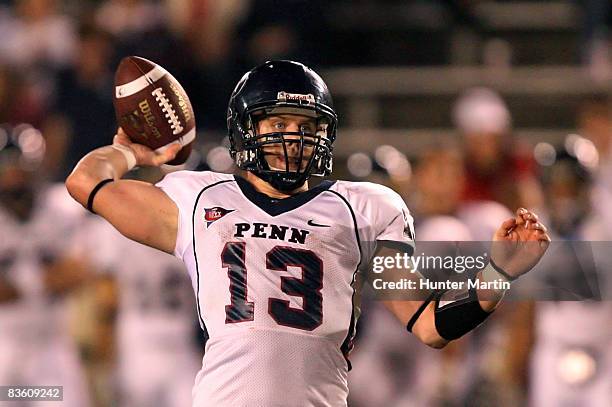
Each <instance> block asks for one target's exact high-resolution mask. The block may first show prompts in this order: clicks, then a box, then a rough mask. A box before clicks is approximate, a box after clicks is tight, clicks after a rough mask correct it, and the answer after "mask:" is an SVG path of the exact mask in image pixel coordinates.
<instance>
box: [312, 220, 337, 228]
mask: <svg viewBox="0 0 612 407" xmlns="http://www.w3.org/2000/svg"><path fill="white" fill-rule="evenodd" d="M307 223H308V225H310V226H317V227H320V228H329V227H331V226H330V225H321V224H319V223H315V222H314V221H313V220H312V219H310V220H309V221H308V222H307Z"/></svg>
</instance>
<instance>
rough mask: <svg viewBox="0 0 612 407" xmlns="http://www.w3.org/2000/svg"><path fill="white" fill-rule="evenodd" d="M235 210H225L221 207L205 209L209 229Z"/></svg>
mask: <svg viewBox="0 0 612 407" xmlns="http://www.w3.org/2000/svg"><path fill="white" fill-rule="evenodd" d="M234 210H235V209H225V208H221V207H219V206H215V207H214V208H204V221H205V222H206V227H207V228H208V227H209V226H210V225H211V224H212V223H213V222H215V221H218V220H219V219H221V218H222V217H224V216H225V215H227V214H228V213H231V212H234Z"/></svg>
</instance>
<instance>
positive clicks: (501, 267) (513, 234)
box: [377, 208, 550, 348]
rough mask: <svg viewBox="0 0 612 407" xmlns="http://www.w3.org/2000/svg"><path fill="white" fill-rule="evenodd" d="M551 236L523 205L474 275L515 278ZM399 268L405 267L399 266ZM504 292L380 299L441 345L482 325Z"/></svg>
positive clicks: (480, 290)
mask: <svg viewBox="0 0 612 407" xmlns="http://www.w3.org/2000/svg"><path fill="white" fill-rule="evenodd" d="M549 242H550V237H549V236H548V234H547V233H546V227H545V226H544V225H542V224H541V223H540V222H539V221H538V217H537V215H535V214H534V213H533V212H530V211H527V210H526V209H523V208H521V209H519V210H518V211H517V212H516V217H514V218H511V219H508V220H506V221H505V222H503V223H502V225H501V226H500V228H499V229H498V230H497V231H496V233H495V236H494V237H493V247H492V248H491V261H490V263H489V264H488V265H487V266H486V267H485V268H484V269H483V270H482V271H480V272H479V273H478V274H477V275H476V277H475V279H477V280H479V281H481V282H494V281H500V280H501V281H503V282H510V281H513V280H516V279H517V278H518V277H520V276H521V275H523V274H525V273H527V272H528V271H529V270H531V269H532V268H533V266H535V265H536V263H537V262H538V261H539V260H540V258H541V257H542V256H543V255H544V252H545V251H546V249H547V248H548V245H549ZM394 255H395V253H393V252H390V249H389V248H382V249H381V250H379V251H378V252H377V256H394ZM402 272H405V271H403V270H400V271H399V273H402ZM401 277H406V276H401ZM407 277H408V279H410V278H412V279H419V278H422V277H420V275H419V274H418V273H413V274H410V273H408V274H407ZM504 292H505V290H503V289H500V290H493V289H483V288H480V287H478V288H475V289H474V290H473V291H472V292H471V295H470V296H469V297H468V298H465V299H462V300H459V301H449V303H448V304H445V305H441V302H440V298H441V295H442V294H443V293H442V292H434V291H431V292H430V293H429V295H424V296H425V297H427V298H426V299H425V300H424V301H423V300H421V301H384V304H385V306H386V307H387V309H389V310H390V311H391V312H392V313H393V314H394V315H395V316H396V317H397V318H398V319H399V320H400V321H401V322H402V323H403V324H404V325H405V326H406V327H407V329H408V330H409V331H411V332H412V333H414V334H415V336H417V337H418V338H419V339H420V340H421V341H422V342H423V343H425V344H427V345H429V346H432V347H434V348H441V347H444V346H445V345H446V344H447V343H448V342H449V341H451V340H454V339H458V338H460V337H461V336H463V335H464V334H466V333H468V332H469V331H471V330H472V329H474V328H476V327H477V326H478V325H480V324H481V323H482V322H483V321H484V320H485V319H486V318H487V317H488V316H489V315H490V314H491V313H492V312H493V311H494V310H495V308H496V307H497V305H498V304H499V302H500V301H501V299H502V298H503V295H504ZM426 294H427V293H426Z"/></svg>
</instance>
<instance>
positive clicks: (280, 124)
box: [257, 114, 318, 172]
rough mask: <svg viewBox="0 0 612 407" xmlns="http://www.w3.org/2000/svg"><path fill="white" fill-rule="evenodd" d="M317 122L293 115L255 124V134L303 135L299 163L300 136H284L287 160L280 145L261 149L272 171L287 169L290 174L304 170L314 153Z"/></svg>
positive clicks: (266, 118) (268, 118)
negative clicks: (302, 146) (292, 133)
mask: <svg viewBox="0 0 612 407" xmlns="http://www.w3.org/2000/svg"><path fill="white" fill-rule="evenodd" d="M317 130H318V129H317V121H316V120H315V119H314V118H312V117H306V116H299V115H293V114H281V115H270V116H266V117H265V118H263V119H261V120H260V121H259V122H258V123H257V134H260V135H261V134H270V133H280V132H283V133H285V132H286V133H291V132H295V133H300V132H301V133H303V134H304V137H303V140H304V141H305V143H304V148H303V153H302V160H301V162H300V149H301V142H300V140H301V136H300V135H297V134H295V135H286V136H283V137H284V140H285V147H286V149H287V159H286V158H285V149H284V148H283V144H282V143H272V144H268V145H264V146H263V147H262V149H263V151H264V155H265V159H266V161H267V163H268V165H269V166H270V168H271V169H273V170H280V171H285V170H287V164H288V169H289V171H291V172H295V171H298V168H299V170H300V171H303V170H305V168H306V166H307V165H308V161H309V159H310V157H311V156H312V152H313V151H314V143H316V138H315V137H314V135H315V134H316V132H317Z"/></svg>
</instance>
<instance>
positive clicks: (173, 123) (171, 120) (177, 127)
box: [151, 88, 183, 134]
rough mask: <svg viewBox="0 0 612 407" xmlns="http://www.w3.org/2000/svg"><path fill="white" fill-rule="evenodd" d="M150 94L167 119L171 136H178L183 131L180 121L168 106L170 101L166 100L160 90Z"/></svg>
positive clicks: (170, 106)
mask: <svg viewBox="0 0 612 407" xmlns="http://www.w3.org/2000/svg"><path fill="white" fill-rule="evenodd" d="M151 94H152V95H153V96H155V100H157V103H158V104H159V107H161V110H162V112H164V115H165V116H166V119H168V124H169V125H170V128H171V129H172V134H179V133H180V132H181V131H183V126H182V125H181V121H180V120H179V117H178V116H177V114H176V112H175V111H174V108H173V107H172V105H171V104H170V100H168V98H167V97H166V94H165V93H164V91H163V90H162V88H157V89H155V90H154V91H153V92H151Z"/></svg>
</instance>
